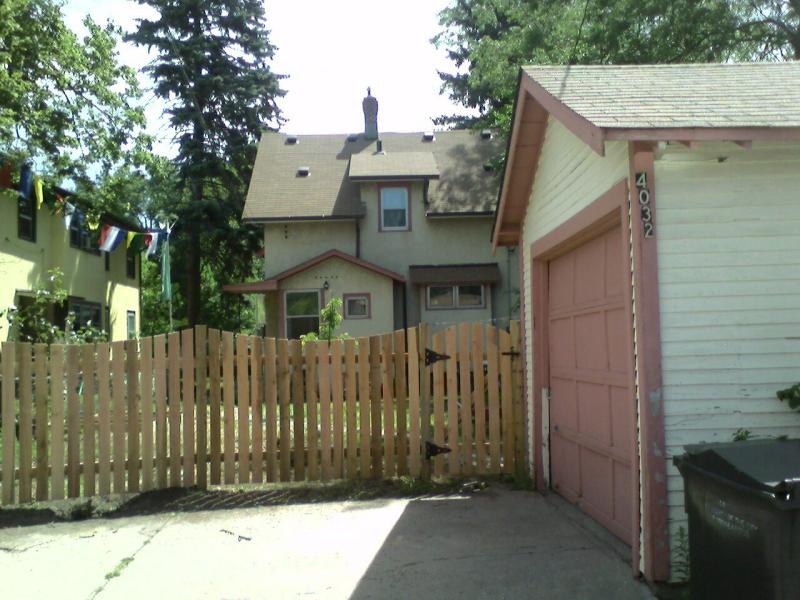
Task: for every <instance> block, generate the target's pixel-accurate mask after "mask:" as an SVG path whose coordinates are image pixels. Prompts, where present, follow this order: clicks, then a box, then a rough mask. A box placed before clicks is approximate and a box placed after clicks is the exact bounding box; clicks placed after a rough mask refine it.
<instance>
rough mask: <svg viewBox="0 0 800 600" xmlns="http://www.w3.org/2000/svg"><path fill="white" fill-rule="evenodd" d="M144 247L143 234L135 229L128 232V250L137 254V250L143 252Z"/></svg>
mask: <svg viewBox="0 0 800 600" xmlns="http://www.w3.org/2000/svg"><path fill="white" fill-rule="evenodd" d="M131 234H133V235H131ZM144 248H145V244H144V235H143V234H141V233H137V232H135V231H133V232H128V250H129V251H130V252H134V253H137V254H138V253H139V252H143V251H144Z"/></svg>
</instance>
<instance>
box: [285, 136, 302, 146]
mask: <svg viewBox="0 0 800 600" xmlns="http://www.w3.org/2000/svg"><path fill="white" fill-rule="evenodd" d="M299 141H300V139H299V138H298V137H297V136H296V135H289V136H286V143H287V144H288V145H290V146H294V145H295V144H296V143H297V142H299Z"/></svg>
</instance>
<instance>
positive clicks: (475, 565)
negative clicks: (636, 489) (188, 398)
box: [0, 486, 653, 600]
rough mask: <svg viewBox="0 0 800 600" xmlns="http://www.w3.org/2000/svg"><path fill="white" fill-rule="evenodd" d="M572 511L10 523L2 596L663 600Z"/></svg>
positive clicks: (478, 499)
mask: <svg viewBox="0 0 800 600" xmlns="http://www.w3.org/2000/svg"><path fill="white" fill-rule="evenodd" d="M624 551H625V550H624V548H621V547H620V546H619V545H617V544H616V543H615V542H614V541H613V540H611V539H610V538H609V537H608V536H607V535H606V534H605V533H604V532H603V531H602V530H601V529H599V528H598V527H596V526H595V525H594V524H593V523H592V522H591V521H590V520H589V519H587V518H585V517H584V516H583V515H581V514H580V513H579V512H577V511H576V510H575V509H573V508H572V507H571V506H569V505H568V504H566V503H565V502H563V501H561V500H559V499H558V498H556V497H554V496H549V497H542V496H540V495H538V494H536V493H533V492H521V491H512V490H508V489H504V488H501V487H497V486H493V487H490V488H489V489H486V490H483V491H480V492H476V493H474V494H470V495H464V496H462V495H456V496H447V497H435V498H425V499H413V500H409V499H384V500H371V501H365V502H358V501H349V502H327V503H319V504H298V505H291V506H271V507H261V508H249V509H248V508H238V509H229V510H217V511H201V512H179V513H165V514H160V515H149V516H137V517H126V518H116V519H92V520H88V521H81V522H71V523H58V524H51V525H35V526H30V527H20V528H14V529H0V581H2V587H3V594H2V595H3V597H4V598H9V599H11V598H13V599H15V600H25V599H28V598H30V599H32V600H33V599H36V600H38V599H40V598H58V599H60V600H72V599H75V600H78V599H80V600H86V599H90V598H97V599H99V600H111V599H128V598H142V597H146V598H153V599H159V598H169V599H170V600H180V599H187V600H189V599H191V600H197V599H201V598H213V599H231V600H232V599H272V598H275V599H281V598H298V597H303V598H307V597H311V598H335V599H346V598H352V599H358V600H364V599H367V598H376V599H383V598H398V599H409V598H421V599H422V598H436V599H447V598H458V599H462V598H491V599H501V598H542V599H546V598H554V599H562V598H563V599H567V598H568V599H571V600H573V599H580V598H587V599H588V598H599V599H607V598H614V599H620V600H626V599H629V598H630V599H642V598H652V597H653V596H651V594H650V592H649V590H648V589H647V587H645V586H644V585H642V584H641V583H639V582H637V581H635V580H634V579H633V578H632V577H631V570H630V566H629V565H628V564H627V563H626V562H625V561H624V559H623V557H622V556H621V555H620V553H623V554H624Z"/></svg>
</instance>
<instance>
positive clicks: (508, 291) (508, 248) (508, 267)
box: [506, 246, 515, 323]
mask: <svg viewBox="0 0 800 600" xmlns="http://www.w3.org/2000/svg"><path fill="white" fill-rule="evenodd" d="M514 250H515V249H514V248H513V247H511V246H506V275H507V281H506V299H507V300H508V322H509V323H511V305H512V300H511V253H512V252H514Z"/></svg>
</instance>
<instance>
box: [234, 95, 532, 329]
mask: <svg viewBox="0 0 800 600" xmlns="http://www.w3.org/2000/svg"><path fill="white" fill-rule="evenodd" d="M362 108H363V110H364V119H365V130H364V132H363V133H360V134H350V135H347V134H341V135H286V134H281V133H275V132H265V133H264V134H263V136H262V138H261V142H260V144H259V148H258V156H257V158H256V162H255V167H254V170H253V176H252V179H251V182H250V188H249V191H248V195H247V201H246V204H245V208H244V214H243V217H242V219H243V221H244V222H247V223H256V224H259V225H262V226H263V228H264V275H265V279H264V280H262V281H258V282H250V283H242V284H234V285H228V286H226V287H225V290H226V291H228V292H233V293H254V294H263V295H264V302H265V307H266V333H267V335H275V336H281V337H289V338H296V337H299V336H300V335H302V334H304V333H307V332H309V331H316V329H317V328H318V326H319V310H320V307H321V306H323V305H324V304H325V303H326V302H327V301H328V300H329V299H330V298H333V297H338V298H341V299H342V301H343V313H344V314H343V317H344V321H343V324H342V326H341V330H342V331H344V332H347V333H349V334H350V335H352V336H364V335H375V334H380V333H385V332H388V331H392V330H394V329H399V328H402V327H406V326H413V325H415V324H417V323H419V322H420V321H425V322H428V323H431V324H432V325H433V326H434V327H443V326H446V325H449V324H455V323H459V322H463V321H482V322H490V321H491V322H495V323H497V324H499V325H501V326H505V325H506V324H507V322H508V320H509V318H513V317H514V316H515V315H516V314H517V312H516V311H517V308H516V307H517V304H518V286H517V280H518V279H517V277H518V273H517V260H516V254H515V251H514V249H513V248H508V249H503V250H501V251H500V252H499V253H498V254H497V255H494V254H493V252H492V248H491V243H490V239H491V231H492V219H493V214H494V207H495V203H496V200H497V190H498V187H499V183H498V177H497V173H495V172H494V169H493V167H492V165H493V162H492V160H493V159H495V158H497V157H498V155H500V154H501V153H502V148H503V142H502V141H501V140H499V139H498V138H497V137H496V136H495V135H494V134H493V133H492V132H490V131H482V132H477V131H437V132H419V133H379V132H378V101H377V99H376V98H375V97H374V96H372V95H371V94H368V95H367V97H366V98H365V99H364V101H363V106H362Z"/></svg>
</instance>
